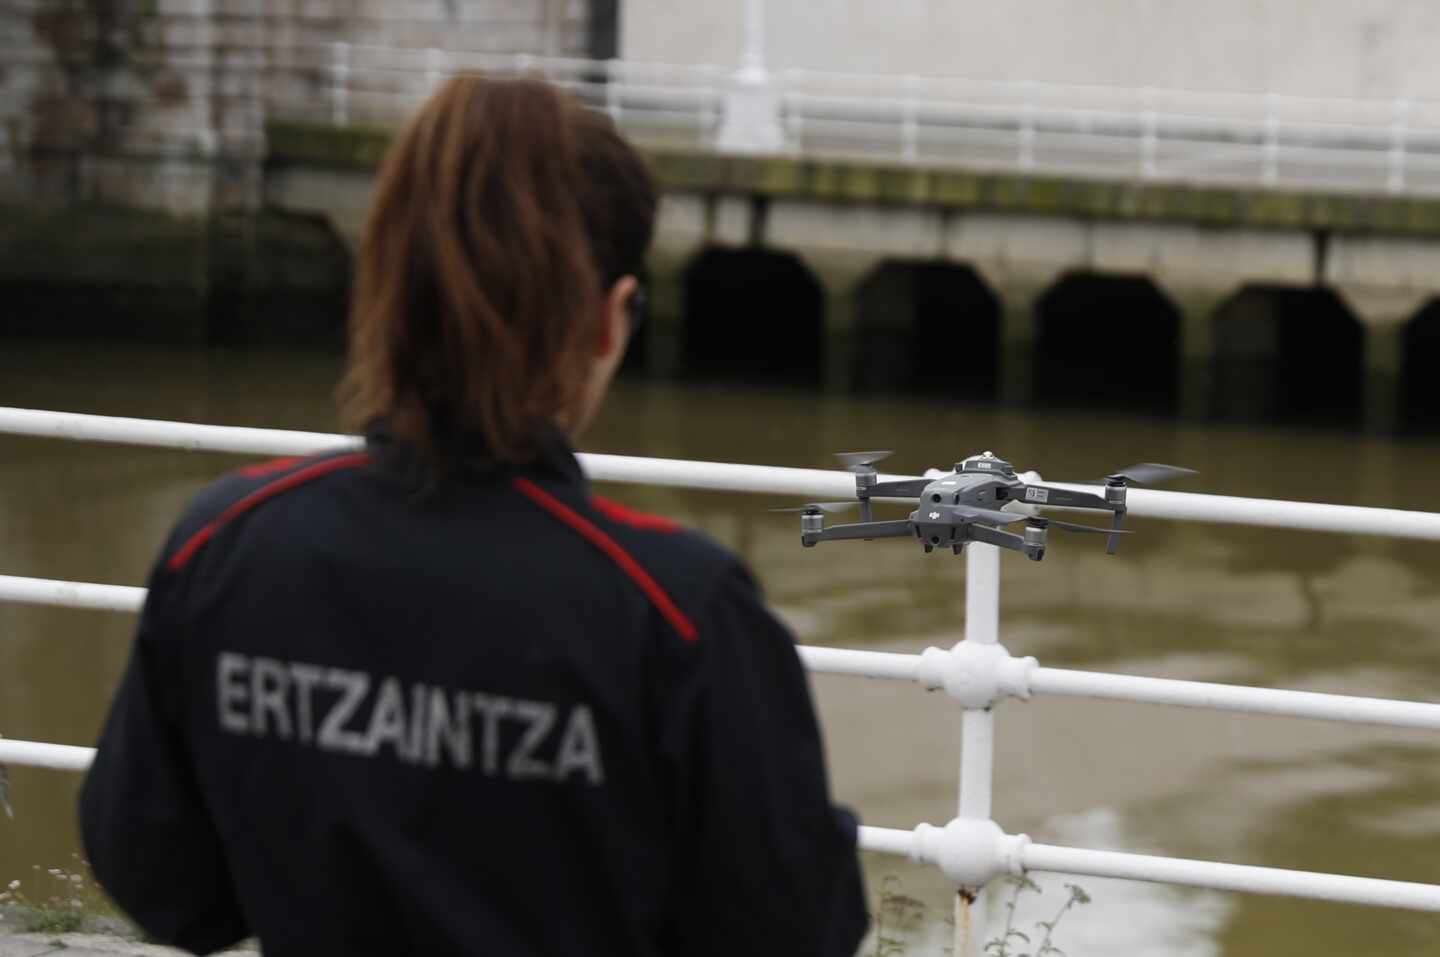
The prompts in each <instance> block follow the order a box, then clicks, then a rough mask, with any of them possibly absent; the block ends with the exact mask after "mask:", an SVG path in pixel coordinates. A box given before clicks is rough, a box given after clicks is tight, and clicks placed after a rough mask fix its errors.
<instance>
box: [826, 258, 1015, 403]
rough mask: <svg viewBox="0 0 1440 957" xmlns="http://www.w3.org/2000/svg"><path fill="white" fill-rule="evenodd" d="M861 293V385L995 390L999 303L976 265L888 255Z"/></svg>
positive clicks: (969, 392) (980, 393)
mask: <svg viewBox="0 0 1440 957" xmlns="http://www.w3.org/2000/svg"><path fill="white" fill-rule="evenodd" d="M856 295H857V296H858V300H859V301H858V302H857V307H858V308H857V311H858V315H857V321H856V341H855V354H854V370H855V376H854V381H855V385H856V387H857V388H859V389H862V390H867V391H874V390H887V391H888V390H909V389H914V390H924V391H933V392H943V393H945V394H947V395H962V396H970V397H975V398H990V397H992V396H994V395H995V391H996V379H997V373H996V366H997V357H998V354H999V344H1000V303H999V301H998V300H997V299H996V298H995V295H994V294H993V293H992V292H991V291H990V289H989V287H987V286H986V285H985V282H984V280H982V279H981V278H980V276H979V275H977V274H976V272H975V270H973V269H971V268H970V267H969V266H963V265H960V264H957V263H948V262H940V261H927V262H906V261H902V260H888V261H886V262H884V263H881V264H880V266H878V267H877V268H876V269H875V270H874V271H872V272H871V273H870V274H869V275H868V276H866V277H865V280H864V281H863V282H862V283H861V284H860V289H859V291H858V292H857V294H856Z"/></svg>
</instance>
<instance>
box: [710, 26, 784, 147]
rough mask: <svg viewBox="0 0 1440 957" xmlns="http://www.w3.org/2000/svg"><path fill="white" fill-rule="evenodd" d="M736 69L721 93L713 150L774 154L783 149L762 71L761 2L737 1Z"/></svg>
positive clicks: (774, 107) (775, 104)
mask: <svg viewBox="0 0 1440 957" xmlns="http://www.w3.org/2000/svg"><path fill="white" fill-rule="evenodd" d="M741 3H742V6H741V16H742V20H741V46H740V65H739V67H738V68H737V69H736V70H735V73H734V75H733V76H732V77H731V79H730V85H729V88H728V89H727V90H726V92H725V118H724V120H723V122H722V123H721V124H720V133H719V135H718V137H717V138H716V144H715V145H716V146H717V147H718V148H719V149H720V150H721V151H723V152H727V153H774V152H777V151H779V150H780V149H781V148H783V147H784V145H785V134H784V131H783V130H781V129H780V109H779V101H778V100H777V99H776V96H775V91H774V89H773V88H772V87H771V85H770V73H769V71H768V70H766V69H765V11H764V5H763V0H741Z"/></svg>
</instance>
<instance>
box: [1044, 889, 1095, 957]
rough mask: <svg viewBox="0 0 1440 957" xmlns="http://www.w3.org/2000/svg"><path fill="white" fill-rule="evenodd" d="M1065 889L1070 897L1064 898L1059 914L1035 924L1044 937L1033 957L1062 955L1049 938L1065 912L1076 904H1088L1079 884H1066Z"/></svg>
mask: <svg viewBox="0 0 1440 957" xmlns="http://www.w3.org/2000/svg"><path fill="white" fill-rule="evenodd" d="M1065 887H1066V889H1067V890H1069V891H1070V896H1069V897H1067V898H1065V903H1064V904H1063V905H1061V907H1060V910H1059V912H1058V913H1056V915H1055V916H1054V917H1053V918H1051V919H1050V920H1042V921H1039V922H1037V923H1036V924H1035V926H1036V927H1041V928H1044V930H1045V936H1044V937H1043V938H1041V940H1040V949H1039V950H1037V951H1035V957H1045V955H1046V954H1064V953H1065V952H1064V951H1063V950H1061V949H1060V948H1059V947H1056V946H1055V945H1054V944H1052V943H1050V936H1051V935H1052V934H1054V933H1055V928H1056V926H1057V925H1058V924H1059V923H1060V918H1062V917H1064V916H1065V913H1066V911H1068V910H1070V908H1072V907H1074V906H1075V905H1076V904H1088V903H1090V895H1089V894H1087V893H1085V888H1083V887H1081V886H1080V885H1079V884H1066V885H1065Z"/></svg>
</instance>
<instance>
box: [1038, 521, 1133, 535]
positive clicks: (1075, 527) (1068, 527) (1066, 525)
mask: <svg viewBox="0 0 1440 957" xmlns="http://www.w3.org/2000/svg"><path fill="white" fill-rule="evenodd" d="M1030 524H1031V525H1032V526H1034V527H1035V528H1059V529H1063V530H1064V531H1067V532H1090V533H1092V534H1095V535H1129V534H1130V532H1129V531H1128V530H1126V529H1123V528H1121V529H1113V528H1100V527H1099V526H1096V525H1081V524H1079V523H1078V522H1062V521H1060V520H1059V519H1058V518H1032V519H1030Z"/></svg>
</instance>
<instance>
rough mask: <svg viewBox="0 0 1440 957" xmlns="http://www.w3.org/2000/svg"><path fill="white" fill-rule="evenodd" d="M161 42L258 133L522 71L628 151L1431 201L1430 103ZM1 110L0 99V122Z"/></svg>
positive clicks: (186, 37)
mask: <svg viewBox="0 0 1440 957" xmlns="http://www.w3.org/2000/svg"><path fill="white" fill-rule="evenodd" d="M442 35H443V31H442ZM166 36H167V37H168V39H167V42H166V43H165V44H164V45H162V46H158V47H156V48H154V49H150V48H147V49H145V50H143V51H138V52H137V53H136V60H135V61H134V63H133V66H134V67H136V68H144V69H155V70H163V71H164V72H165V73H167V74H181V75H184V74H191V75H193V77H194V79H195V82H197V83H203V84H206V85H207V86H206V87H204V88H207V89H211V90H212V92H211V94H209V95H211V96H212V97H213V98H216V99H217V100H221V99H223V100H224V101H225V102H226V103H227V105H228V106H229V107H230V109H231V110H232V112H233V111H234V109H235V108H236V107H237V106H239V105H246V106H249V107H253V109H252V110H251V112H252V113H253V114H254V115H255V116H256V117H259V118H260V119H261V121H263V119H264V118H266V117H268V118H270V119H281V120H284V119H289V120H299V121H309V122H314V123H324V124H333V125H336V126H350V125H356V126H372V127H381V128H390V127H394V126H397V125H399V124H400V123H401V122H402V121H403V120H404V119H405V118H406V117H408V116H409V115H410V114H411V113H412V112H413V111H414V110H415V108H416V107H417V106H418V105H419V104H420V103H421V102H422V101H423V100H424V99H425V98H426V97H427V96H428V95H429V93H430V92H431V91H432V90H433V89H434V88H435V87H436V86H437V85H438V84H439V83H440V82H441V80H443V79H444V78H446V77H448V76H452V75H454V74H458V73H480V72H483V73H492V74H517V73H536V74H540V75H543V76H545V77H547V78H549V79H550V80H552V81H553V82H555V83H557V84H559V85H561V86H564V87H566V88H568V89H570V90H571V91H572V92H574V93H576V94H577V95H578V96H580V97H581V98H582V99H583V100H584V101H586V102H587V103H589V104H590V105H591V106H593V107H595V108H596V109H600V110H604V111H606V112H608V113H609V114H610V115H611V116H613V117H614V118H615V119H616V121H617V122H618V123H620V125H621V126H622V127H623V128H624V129H625V130H626V132H627V133H628V134H630V135H631V136H632V137H634V138H635V139H637V140H640V141H644V142H650V143H654V144H659V145H665V144H671V145H683V146H690V147H696V148H702V149H723V148H724V147H725V145H726V144H725V137H724V135H723V131H724V130H725V129H726V124H727V119H734V120H736V122H739V123H741V124H742V125H743V124H744V123H750V124H756V123H758V124H761V125H763V126H764V127H765V130H764V131H763V133H762V134H760V135H759V136H758V139H760V140H763V141H765V142H768V143H775V142H778V147H779V149H780V150H781V151H782V152H789V153H794V154H798V155H805V156H836V157H851V158H860V159H870V160H878V161H881V162H888V163H898V164H917V165H924V166H938V167H946V166H954V167H966V168H973V169H983V170H999V171H1017V172H1020V173H1027V174H1030V173H1035V174H1052V175H1062V176H1081V177H1094V178H1099V179H1107V180H1140V181H1147V180H1155V181H1168V182H1183V183H1204V184H1216V185H1232V186H1233V185H1243V186H1249V187H1260V188H1269V187H1277V188H1286V189H1306V190H1320V191H1331V190H1338V191H1351V192H1363V193H1392V194H1416V195H1440V101H1435V100H1428V99H1420V98H1401V99H1394V100H1366V99H1342V98H1325V97H1303V96H1289V95H1286V96H1281V95H1275V94H1255V93H1222V92H1215V91H1208V92H1207V91H1193V90H1178V89H1167V88H1159V87H1131V88H1126V87H1104V86H1077V85H1062V84H1054V83H1038V82H1025V81H995V80H978V79H970V78H965V77H944V76H916V75H900V74H865V73H839V72H821V71H811V70H797V69H775V70H770V71H768V72H763V71H762V74H761V75H760V77H759V78H758V82H759V83H760V92H761V93H762V94H763V102H764V103H765V104H766V106H765V109H764V110H760V111H755V110H753V109H751V110H746V111H743V112H745V116H744V117H740V113H741V112H742V111H740V110H735V109H733V106H734V105H735V104H736V103H737V102H738V101H737V100H736V94H737V92H739V93H741V94H744V93H754V92H755V89H756V86H755V84H756V82H757V78H756V77H755V76H750V77H748V78H747V77H746V76H745V75H744V74H743V72H742V71H737V70H736V69H735V68H733V67H730V66H720V65H715V64H703V63H702V64H697V63H686V64H676V63H652V62H643V61H635V60H623V59H610V60H594V59H584V58H567V57H543V56H533V55H529V54H499V53H494V52H479V51H475V50H473V49H465V48H464V44H466V43H470V44H474V43H476V42H478V41H477V38H476V37H475V36H474V35H470V36H469V37H468V38H467V36H466V35H465V34H463V33H461V34H457V35H456V36H455V37H454V38H449V39H445V40H441V41H435V40H433V39H432V40H431V41H428V42H443V43H447V44H449V45H447V46H433V47H425V46H399V45H393V46H384V45H374V44H364V43H350V42H345V41H340V40H337V41H334V42H328V43H326V42H283V41H280V40H272V41H269V42H264V43H262V42H259V41H258V40H257V41H250V42H247V41H244V40H238V39H237V40H236V41H234V42H229V43H227V44H225V45H224V46H223V47H219V46H217V45H215V44H214V43H213V42H204V41H197V40H195V39H193V38H191V34H190V33H187V32H184V31H177V32H174V33H173V34H166ZM0 61H3V62H6V63H13V64H14V65H15V66H16V68H17V69H24V70H30V71H39V72H40V73H42V74H43V72H44V71H46V70H51V69H58V65H57V64H56V63H55V61H54V54H53V53H52V52H50V51H48V50H47V49H45V48H43V47H34V48H30V47H19V46H13V45H11V46H0ZM5 107H6V104H4V103H0V115H3V114H4V113H5ZM737 117H739V119H737ZM20 118H21V120H23V114H21V115H20ZM260 125H263V123H262V124H256V128H254V129H250V130H249V131H248V133H244V134H243V135H242V134H240V133H237V132H236V131H233V130H230V131H227V133H226V137H227V138H228V139H230V140H234V139H236V138H237V137H239V139H240V140H245V139H246V138H247V137H248V138H249V139H254V140H259V139H261V138H262V137H263V133H262V130H261V128H260ZM196 135H198V132H197V131H186V130H183V129H180V130H173V131H166V130H159V129H157V130H153V131H150V132H149V133H147V136H150V137H152V138H158V139H165V138H166V137H179V138H180V140H182V141H184V142H185V143H190V141H192V140H194V139H195V136H196ZM211 138H213V136H212V137H211ZM203 139H204V137H202V140H203ZM740 139H741V140H742V141H743V140H745V137H744V136H743V135H742V136H741V137H740ZM200 145H201V146H203V149H213V148H214V145H213V144H210V145H208V146H204V144H203V143H202V144H200ZM231 148H236V145H235V144H234V143H231Z"/></svg>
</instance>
